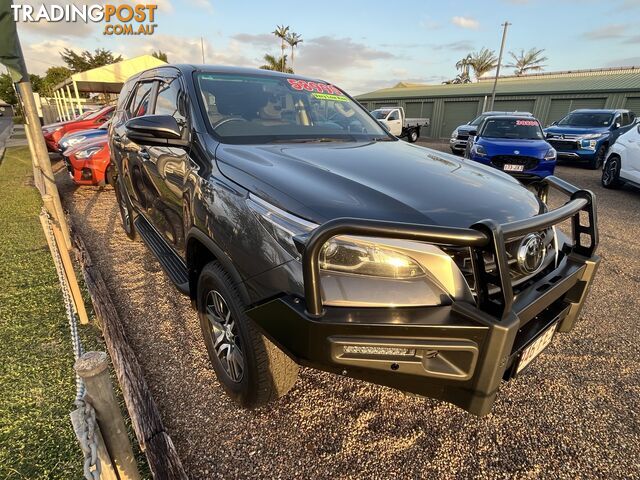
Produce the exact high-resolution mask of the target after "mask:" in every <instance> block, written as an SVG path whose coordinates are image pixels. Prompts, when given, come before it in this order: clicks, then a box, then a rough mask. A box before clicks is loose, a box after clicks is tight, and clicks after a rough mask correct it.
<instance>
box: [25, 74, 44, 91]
mask: <svg viewBox="0 0 640 480" xmlns="http://www.w3.org/2000/svg"><path fill="white" fill-rule="evenodd" d="M29 81H30V82H31V89H32V90H33V91H34V92H36V93H43V91H42V87H43V86H44V81H43V79H42V77H41V76H40V75H36V74H35V73H30V74H29Z"/></svg>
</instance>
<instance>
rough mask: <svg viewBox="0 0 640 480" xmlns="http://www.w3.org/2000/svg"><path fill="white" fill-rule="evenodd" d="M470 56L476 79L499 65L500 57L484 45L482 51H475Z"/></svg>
mask: <svg viewBox="0 0 640 480" xmlns="http://www.w3.org/2000/svg"><path fill="white" fill-rule="evenodd" d="M469 56H470V59H469V62H470V64H471V69H472V70H473V74H474V75H475V77H476V80H478V79H479V78H480V77H481V76H483V75H484V74H485V73H488V72H490V71H491V70H493V69H494V68H496V67H497V66H498V58H497V57H496V53H495V52H494V51H493V50H489V49H487V48H484V47H483V48H482V49H481V50H480V51H478V52H473V53H471V54H470V55H469Z"/></svg>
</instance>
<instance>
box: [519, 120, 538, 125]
mask: <svg viewBox="0 0 640 480" xmlns="http://www.w3.org/2000/svg"><path fill="white" fill-rule="evenodd" d="M516 125H517V126H518V127H537V126H538V125H539V124H538V121H537V120H516Z"/></svg>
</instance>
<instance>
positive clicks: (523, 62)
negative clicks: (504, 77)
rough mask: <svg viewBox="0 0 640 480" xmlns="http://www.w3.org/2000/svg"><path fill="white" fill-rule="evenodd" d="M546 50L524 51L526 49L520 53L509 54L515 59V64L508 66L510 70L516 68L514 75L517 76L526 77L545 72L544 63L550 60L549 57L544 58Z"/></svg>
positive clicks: (532, 49)
mask: <svg viewBox="0 0 640 480" xmlns="http://www.w3.org/2000/svg"><path fill="white" fill-rule="evenodd" d="M543 53H544V49H543V48H541V49H537V48H535V47H534V48H531V49H530V50H528V51H526V52H525V51H524V49H521V50H520V53H517V54H516V53H514V52H509V55H511V58H512V59H513V63H510V64H509V65H507V67H509V68H514V69H515V70H514V73H515V74H516V75H517V76H521V75H526V74H527V73H528V72H539V71H540V70H543V69H544V67H545V65H543V62H546V61H547V60H548V58H547V57H545V56H543Z"/></svg>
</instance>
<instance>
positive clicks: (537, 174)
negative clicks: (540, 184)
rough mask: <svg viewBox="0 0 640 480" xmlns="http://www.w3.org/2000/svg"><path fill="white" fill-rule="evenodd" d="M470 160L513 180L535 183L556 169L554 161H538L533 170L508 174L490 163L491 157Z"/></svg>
mask: <svg viewBox="0 0 640 480" xmlns="http://www.w3.org/2000/svg"><path fill="white" fill-rule="evenodd" d="M470 160H473V161H474V162H478V163H481V164H483V165H487V166H490V167H493V168H495V169H497V170H500V171H501V172H504V173H508V174H509V175H511V176H512V177H514V178H517V179H519V180H521V181H523V182H524V181H537V180H540V179H543V178H546V177H548V176H551V175H553V173H554V171H555V168H556V161H555V160H551V161H548V160H542V159H541V160H539V162H538V164H537V165H536V167H535V168H530V169H528V170H523V171H521V172H509V171H505V170H504V169H502V168H499V167H497V166H495V165H494V164H493V163H492V161H491V157H489V156H484V157H479V156H477V155H472V156H471V157H470Z"/></svg>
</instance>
